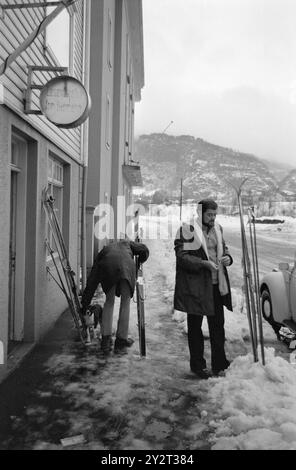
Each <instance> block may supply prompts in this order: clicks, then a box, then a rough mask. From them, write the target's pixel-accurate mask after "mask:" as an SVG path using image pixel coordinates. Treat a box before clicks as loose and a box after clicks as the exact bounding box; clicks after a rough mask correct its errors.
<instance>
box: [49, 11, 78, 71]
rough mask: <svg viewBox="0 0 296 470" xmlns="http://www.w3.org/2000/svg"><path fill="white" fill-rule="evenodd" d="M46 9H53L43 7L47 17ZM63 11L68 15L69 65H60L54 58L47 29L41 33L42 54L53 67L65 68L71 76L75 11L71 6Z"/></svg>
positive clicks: (72, 69)
mask: <svg viewBox="0 0 296 470" xmlns="http://www.w3.org/2000/svg"><path fill="white" fill-rule="evenodd" d="M47 8H53V7H46V6H45V7H44V16H45V17H46V16H48V13H47ZM65 11H66V12H67V13H68V15H69V54H68V56H69V64H62V63H60V61H59V59H58V58H57V57H56V55H55V53H54V51H53V49H52V47H51V45H50V44H49V43H48V32H47V28H46V29H45V30H44V32H43V54H44V56H45V58H46V59H47V60H48V61H49V62H50V63H51V64H52V65H53V66H57V67H67V68H68V71H69V74H70V75H72V74H73V72H74V37H75V35H74V33H75V13H76V10H75V8H74V7H73V6H69V7H68V8H65Z"/></svg>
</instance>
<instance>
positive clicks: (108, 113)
mask: <svg viewBox="0 0 296 470" xmlns="http://www.w3.org/2000/svg"><path fill="white" fill-rule="evenodd" d="M110 120H111V100H110V96H109V95H107V97H106V131H105V134H106V147H107V149H108V150H109V149H110V148H111V135H110V134H111V123H110Z"/></svg>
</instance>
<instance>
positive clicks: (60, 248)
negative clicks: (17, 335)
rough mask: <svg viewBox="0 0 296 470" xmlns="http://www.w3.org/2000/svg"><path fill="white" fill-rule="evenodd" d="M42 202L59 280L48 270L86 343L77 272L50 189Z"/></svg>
mask: <svg viewBox="0 0 296 470" xmlns="http://www.w3.org/2000/svg"><path fill="white" fill-rule="evenodd" d="M42 202H43V207H44V209H45V212H46V215H47V219H48V223H49V226H50V229H51V232H52V236H53V240H54V243H55V250H53V249H52V247H51V246H50V245H49V242H48V240H46V242H45V243H46V247H47V250H48V252H49V254H50V256H51V258H52V261H53V264H54V267H55V269H56V273H57V275H58V281H57V280H56V279H55V277H54V276H53V274H52V273H51V272H50V269H47V272H48V273H49V274H50V276H51V277H52V278H53V279H54V281H55V282H56V284H57V285H58V286H59V287H60V289H61V290H62V292H63V294H64V295H65V297H66V299H67V302H68V305H69V308H70V311H71V314H72V316H73V320H74V323H75V326H76V328H77V330H78V332H79V336H80V339H81V341H82V342H83V343H85V339H86V336H87V328H86V324H85V319H84V317H83V315H82V314H81V305H80V301H79V297H78V293H77V286H76V283H75V279H74V276H75V273H74V272H73V270H72V268H71V265H70V261H69V258H68V254H67V249H66V246H65V242H64V239H63V235H62V231H61V228H60V225H59V221H58V219H57V216H56V213H55V208H54V198H53V197H52V196H50V195H49V194H48V190H44V191H43V198H42ZM55 252H57V254H58V259H59V262H60V266H61V268H62V269H61V270H60V268H59V266H58V264H57V261H56V258H55V256H54V253H55Z"/></svg>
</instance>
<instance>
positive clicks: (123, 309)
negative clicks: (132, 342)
mask: <svg viewBox="0 0 296 470" xmlns="http://www.w3.org/2000/svg"><path fill="white" fill-rule="evenodd" d="M118 288H119V291H120V307H119V316H118V322H117V330H116V336H117V337H119V338H122V339H127V338H128V327H129V317H130V301H131V290H130V286H129V283H128V282H127V281H126V280H125V279H123V280H121V281H120V283H119V286H118V285H114V286H113V287H112V288H111V289H110V290H109V291H108V292H107V294H106V301H105V305H104V308H103V313H102V335H103V336H108V335H112V324H113V312H114V302H115V294H116V290H118Z"/></svg>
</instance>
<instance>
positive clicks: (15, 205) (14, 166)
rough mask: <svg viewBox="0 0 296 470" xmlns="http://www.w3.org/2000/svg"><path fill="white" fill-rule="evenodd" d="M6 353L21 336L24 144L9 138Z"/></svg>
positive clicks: (23, 270) (24, 197)
mask: <svg viewBox="0 0 296 470" xmlns="http://www.w3.org/2000/svg"><path fill="white" fill-rule="evenodd" d="M10 168H11V177H10V178H11V179H10V230H9V293H8V353H10V352H11V351H12V349H13V348H14V347H15V346H17V345H18V344H19V343H20V342H21V341H23V339H24V306H25V305H24V304H25V246H26V192H27V144H26V141H24V140H23V139H21V138H19V137H17V136H13V137H12V140H11V162H10Z"/></svg>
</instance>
